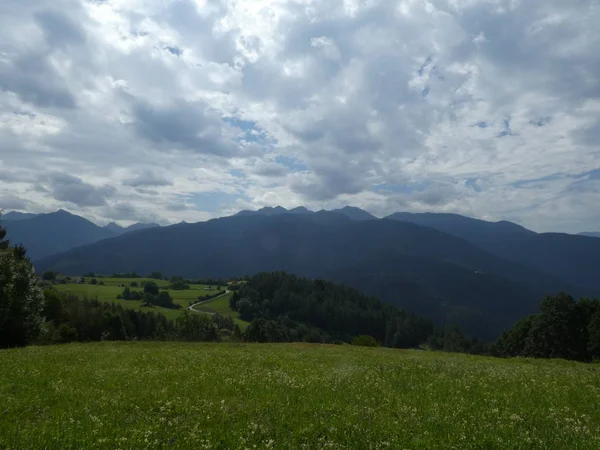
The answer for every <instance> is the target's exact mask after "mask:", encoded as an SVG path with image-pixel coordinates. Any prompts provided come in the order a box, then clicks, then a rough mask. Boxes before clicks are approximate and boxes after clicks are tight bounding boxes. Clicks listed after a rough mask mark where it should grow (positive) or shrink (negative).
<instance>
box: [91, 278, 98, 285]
mask: <svg viewBox="0 0 600 450" xmlns="http://www.w3.org/2000/svg"><path fill="white" fill-rule="evenodd" d="M90 284H98V280H96V279H95V278H92V279H91V280H90Z"/></svg>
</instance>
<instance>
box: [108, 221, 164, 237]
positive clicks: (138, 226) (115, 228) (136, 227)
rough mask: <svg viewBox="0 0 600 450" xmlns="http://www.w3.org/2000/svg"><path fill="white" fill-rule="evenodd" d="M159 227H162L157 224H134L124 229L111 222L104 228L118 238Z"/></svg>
mask: <svg viewBox="0 0 600 450" xmlns="http://www.w3.org/2000/svg"><path fill="white" fill-rule="evenodd" d="M158 227H160V225H158V224H157V223H134V224H133V225H129V226H128V227H122V226H120V225H117V224H116V223H114V222H111V223H109V224H108V225H105V226H104V227H103V228H105V229H107V230H110V231H112V232H113V233H114V234H115V236H118V235H121V234H124V233H130V232H132V231H139V230H146V229H148V228H158Z"/></svg>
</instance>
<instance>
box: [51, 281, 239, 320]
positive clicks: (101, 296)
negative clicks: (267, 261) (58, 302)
mask: <svg viewBox="0 0 600 450" xmlns="http://www.w3.org/2000/svg"><path fill="white" fill-rule="evenodd" d="M86 280H88V279H86ZM97 280H98V282H100V281H103V282H104V283H105V285H104V286H101V285H99V284H87V283H86V284H77V283H68V284H57V285H56V286H55V287H56V289H57V290H59V291H61V292H68V293H72V294H75V295H77V296H78V297H79V298H82V299H83V298H86V297H87V298H89V299H93V298H98V300H99V301H101V302H110V303H116V304H119V305H121V306H122V307H123V308H126V309H136V310H137V309H140V310H142V311H146V312H148V311H151V312H157V313H160V314H163V315H164V316H165V317H167V318H168V319H176V318H177V317H179V316H181V315H182V314H183V312H184V311H185V310H186V309H187V307H188V306H189V305H190V302H191V303H196V302H197V301H198V300H197V299H198V297H199V296H204V295H212V294H215V293H217V292H219V291H220V290H224V289H226V288H225V287H217V286H212V289H209V286H207V285H203V284H191V285H190V289H186V290H173V289H169V290H168V291H169V294H170V295H171V297H172V298H173V302H174V303H176V304H178V305H181V307H182V309H178V310H177V309H168V308H161V307H156V306H155V307H152V308H148V307H142V306H141V305H142V302H141V301H139V300H122V299H121V300H120V299H117V296H118V295H120V294H121V293H122V292H123V289H124V288H123V287H122V286H121V285H125V286H129V285H130V284H131V282H133V281H135V282H137V283H138V284H140V283H141V282H142V281H154V282H156V283H157V284H158V285H159V286H167V285H168V284H169V283H168V282H166V281H164V280H150V279H148V278H98V279H97ZM129 288H130V289H131V290H137V291H141V290H142V289H143V288H141V287H139V286H138V287H131V286H129ZM228 295H231V294H228ZM222 298H223V299H225V298H226V302H225V307H224V306H223V304H218V307H219V310H218V311H216V310H213V309H212V307H211V306H209V305H208V303H207V304H206V305H203V306H204V309H205V311H206V312H209V313H213V312H218V313H220V314H223V315H225V316H229V315H231V316H232V317H233V318H234V320H235V319H237V321H238V322H240V323H242V324H246V322H243V321H239V315H238V314H237V313H236V312H235V311H232V310H231V309H230V308H229V297H227V296H225V297H222ZM217 300H218V299H217Z"/></svg>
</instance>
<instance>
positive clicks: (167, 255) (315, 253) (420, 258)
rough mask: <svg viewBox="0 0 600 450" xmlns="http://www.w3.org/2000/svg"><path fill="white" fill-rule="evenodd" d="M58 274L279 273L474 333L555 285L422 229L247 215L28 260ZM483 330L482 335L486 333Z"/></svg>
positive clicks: (503, 320) (326, 215)
mask: <svg viewBox="0 0 600 450" xmlns="http://www.w3.org/2000/svg"><path fill="white" fill-rule="evenodd" d="M36 267H37V268H38V269H39V270H46V269H53V270H58V271H61V272H63V273H67V274H72V275H76V274H80V273H84V272H88V271H93V272H97V273H113V272H129V271H136V272H138V273H149V272H151V271H153V270H158V271H161V272H163V273H167V274H180V275H184V276H190V277H197V276H207V277H238V276H242V275H246V274H253V273H257V272H262V271H273V270H284V271H287V272H290V273H295V274H298V275H304V276H311V277H325V278H328V279H331V280H334V281H343V282H345V283H347V284H348V285H351V286H354V287H356V288H358V289H360V290H363V291H365V292H367V293H373V294H375V293H376V294H377V295H378V296H380V298H381V299H382V300H385V301H388V302H390V303H393V304H396V305H399V306H402V307H404V308H406V309H407V310H409V311H415V312H420V313H421V314H423V315H426V316H427V317H430V318H433V319H435V320H436V321H438V322H440V323H442V322H445V321H449V320H450V321H453V322H455V323H459V324H460V325H462V326H464V327H465V329H467V330H469V331H472V332H476V333H478V334H480V335H483V334H485V333H487V335H488V336H489V335H491V334H495V333H497V332H499V331H500V330H501V329H503V328H505V327H508V326H510V325H512V322H513V321H514V320H516V319H517V318H519V317H521V316H522V315H524V314H528V313H531V312H533V311H535V309H536V305H537V304H538V302H539V300H540V299H541V297H542V296H543V295H544V294H546V293H547V292H557V291H559V290H563V289H566V290H569V289H571V288H572V286H568V285H567V284H566V283H563V282H561V281H559V280H556V279H554V278H552V277H549V276H547V275H544V274H540V273H538V272H535V271H533V270H531V269H528V268H526V267H523V266H520V265H518V264H514V263H511V262H508V261H506V260H504V259H502V258H499V257H497V256H495V255H492V254H490V253H488V252H486V251H484V250H482V249H480V248H478V247H476V246H474V245H472V244H470V243H468V242H466V241H464V240H462V239H459V238H456V237H453V236H450V235H448V234H445V233H441V232H439V231H436V230H433V229H431V228H426V227H421V226H417V225H414V224H409V223H404V222H399V221H393V220H368V221H352V220H350V219H349V218H347V217H345V216H343V215H342V214H339V213H331V212H317V213H313V214H282V215H275V216H264V215H249V216H244V215H242V216H238V217H228V218H222V219H215V220H210V221H208V222H200V223H196V224H185V225H178V226H176V227H165V228H158V229H151V230H146V231H144V232H142V233H133V234H126V235H122V236H120V237H118V238H115V239H110V240H107V241H102V242H98V243H95V244H92V245H88V246H85V247H81V248H77V249H73V250H71V251H68V252H65V253H63V254H61V255H54V256H51V257H49V258H45V259H43V260H41V261H37V262H36ZM486 330H487V331H486Z"/></svg>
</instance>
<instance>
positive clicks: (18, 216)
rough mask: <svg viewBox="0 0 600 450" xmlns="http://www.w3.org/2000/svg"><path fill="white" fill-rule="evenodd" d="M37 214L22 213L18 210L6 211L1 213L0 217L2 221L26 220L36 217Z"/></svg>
mask: <svg viewBox="0 0 600 450" xmlns="http://www.w3.org/2000/svg"><path fill="white" fill-rule="evenodd" d="M38 215H39V214H31V213H22V212H18V211H11V212H7V213H5V214H2V216H1V217H0V219H1V220H3V221H17V220H27V219H33V218H34V217H36V216H38Z"/></svg>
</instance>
